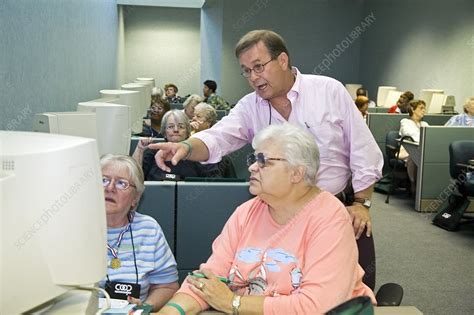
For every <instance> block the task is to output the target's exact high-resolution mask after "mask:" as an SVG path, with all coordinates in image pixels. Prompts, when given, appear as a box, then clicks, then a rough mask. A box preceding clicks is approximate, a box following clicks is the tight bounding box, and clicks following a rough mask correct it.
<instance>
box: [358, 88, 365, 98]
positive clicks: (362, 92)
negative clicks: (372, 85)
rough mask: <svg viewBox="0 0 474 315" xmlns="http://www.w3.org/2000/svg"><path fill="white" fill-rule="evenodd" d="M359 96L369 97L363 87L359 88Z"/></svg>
mask: <svg viewBox="0 0 474 315" xmlns="http://www.w3.org/2000/svg"><path fill="white" fill-rule="evenodd" d="M356 95H357V96H366V97H367V90H366V89H364V88H363V87H361V88H358V89H357V91H356Z"/></svg>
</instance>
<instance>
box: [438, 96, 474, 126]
mask: <svg viewBox="0 0 474 315" xmlns="http://www.w3.org/2000/svg"><path fill="white" fill-rule="evenodd" d="M463 107H464V108H463V109H464V113H462V114H459V115H455V116H453V117H451V118H450V119H449V120H448V122H447V123H446V124H445V126H467V127H474V97H470V98H468V99H467V101H466V103H465V104H464V106H463Z"/></svg>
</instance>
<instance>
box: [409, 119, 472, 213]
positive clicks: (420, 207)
mask: <svg viewBox="0 0 474 315" xmlns="http://www.w3.org/2000/svg"><path fill="white" fill-rule="evenodd" d="M472 139H474V128H472V127H440V126H430V127H426V128H422V132H421V139H420V150H421V161H420V166H419V167H418V180H417V198H416V204H415V209H416V210H417V211H422V212H434V211H437V210H438V207H439V205H440V204H441V203H442V202H443V201H444V200H445V199H446V197H447V194H448V193H449V190H450V188H452V186H450V183H451V178H450V175H449V149H448V148H449V144H450V143H451V142H453V141H456V140H472ZM473 206H474V203H471V208H472V207H473Z"/></svg>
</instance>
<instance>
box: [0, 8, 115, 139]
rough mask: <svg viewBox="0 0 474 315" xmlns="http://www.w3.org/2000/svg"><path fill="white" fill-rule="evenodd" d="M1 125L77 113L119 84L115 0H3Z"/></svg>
mask: <svg viewBox="0 0 474 315" xmlns="http://www.w3.org/2000/svg"><path fill="white" fill-rule="evenodd" d="M0 23H1V24H0V42H1V43H2V44H1V45H0V52H1V53H0V55H1V58H0V91H2V93H1V94H0V129H7V130H25V131H30V130H31V128H32V117H33V115H34V113H37V112H45V111H72V110H75V108H76V105H77V103H78V102H80V101H86V100H91V99H95V98H98V97H99V92H98V91H99V90H100V89H103V88H110V87H114V86H115V85H116V68H117V58H116V46H117V5H116V3H115V0H70V1H59V0H42V1H28V0H2V1H1V2H0Z"/></svg>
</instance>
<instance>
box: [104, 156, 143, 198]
mask: <svg viewBox="0 0 474 315" xmlns="http://www.w3.org/2000/svg"><path fill="white" fill-rule="evenodd" d="M107 166H112V167H116V166H119V167H126V168H127V169H128V173H129V175H130V181H131V184H133V185H135V186H137V187H136V188H137V192H138V193H139V194H140V195H141V194H142V193H143V192H144V191H145V183H144V180H145V176H144V175H143V170H142V168H141V167H140V166H139V165H138V163H137V162H136V161H135V160H134V159H133V158H132V157H130V156H128V155H120V154H104V155H102V156H101V158H100V168H101V170H102V169H104V168H105V167H107Z"/></svg>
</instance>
